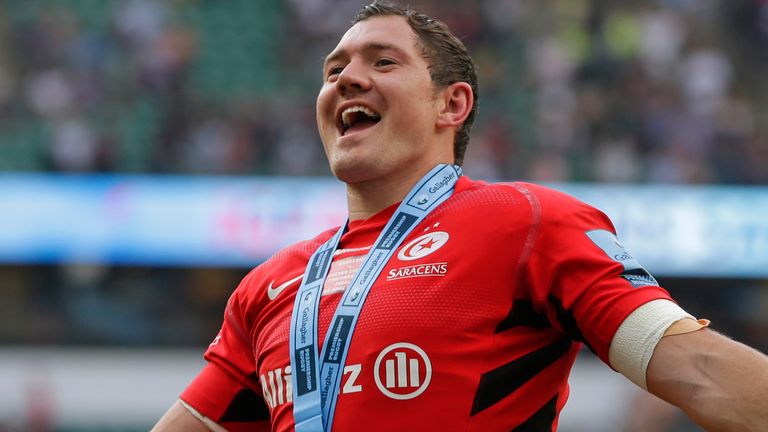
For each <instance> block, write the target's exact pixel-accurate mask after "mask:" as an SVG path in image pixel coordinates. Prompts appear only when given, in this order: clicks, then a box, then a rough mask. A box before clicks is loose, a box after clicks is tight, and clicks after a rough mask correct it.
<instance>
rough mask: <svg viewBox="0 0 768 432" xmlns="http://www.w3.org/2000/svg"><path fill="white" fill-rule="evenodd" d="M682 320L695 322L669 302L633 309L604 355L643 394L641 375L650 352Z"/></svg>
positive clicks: (649, 303)
mask: <svg viewBox="0 0 768 432" xmlns="http://www.w3.org/2000/svg"><path fill="white" fill-rule="evenodd" d="M683 318H691V319H695V318H693V317H692V316H691V315H689V314H688V313H687V312H686V311H684V310H683V309H682V308H680V306H678V305H677V304H675V303H674V302H672V301H669V300H662V299H659V300H652V301H650V302H648V303H646V304H644V305H642V306H640V307H639V308H637V309H635V310H634V311H633V312H632V313H631V314H629V316H628V317H627V318H626V319H625V320H624V322H622V323H621V325H620V326H619V329H618V330H617V331H616V334H615V335H613V340H612V341H611V348H610V350H609V351H608V360H609V362H610V364H611V367H613V368H614V369H616V370H617V371H619V372H620V373H621V374H622V375H624V376H625V377H627V378H629V379H630V381H632V382H633V383H635V384H637V385H638V386H640V387H642V388H644V389H646V390H647V389H648V387H647V385H646V380H645V372H646V369H647V368H648V363H649V362H650V361H651V356H652V355H653V350H654V349H656V344H658V343H659V341H660V340H661V337H662V336H664V332H665V331H666V330H667V328H669V326H670V325H672V324H673V323H675V322H676V321H679V320H681V319H683Z"/></svg>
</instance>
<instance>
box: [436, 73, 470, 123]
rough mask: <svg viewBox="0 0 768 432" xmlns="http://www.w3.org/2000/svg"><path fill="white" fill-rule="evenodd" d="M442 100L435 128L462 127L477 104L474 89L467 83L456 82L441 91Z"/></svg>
mask: <svg viewBox="0 0 768 432" xmlns="http://www.w3.org/2000/svg"><path fill="white" fill-rule="evenodd" d="M439 97H441V98H442V102H443V103H442V105H441V106H440V111H439V112H438V113H437V121H436V123H435V126H437V127H438V128H442V127H456V128H458V127H460V126H461V125H462V123H464V120H466V118H467V116H468V115H469V113H470V111H472V106H473V105H474V103H475V100H474V95H473V93H472V87H471V86H470V85H469V84H468V83H465V82H463V81H462V82H456V83H453V84H451V85H449V86H448V87H446V88H444V89H442V90H441V91H440V94H439Z"/></svg>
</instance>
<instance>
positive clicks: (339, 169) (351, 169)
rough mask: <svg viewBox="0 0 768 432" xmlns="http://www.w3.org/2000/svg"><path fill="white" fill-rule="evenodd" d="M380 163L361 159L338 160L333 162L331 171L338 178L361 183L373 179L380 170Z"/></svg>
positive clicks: (347, 181)
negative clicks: (361, 160)
mask: <svg viewBox="0 0 768 432" xmlns="http://www.w3.org/2000/svg"><path fill="white" fill-rule="evenodd" d="M379 168H380V166H379V164H378V163H375V162H374V163H365V162H360V161H351V160H345V161H337V162H335V163H332V164H331V172H332V173H333V175H334V176H336V178H337V179H339V180H341V181H343V182H344V183H347V184H354V183H361V182H365V181H368V180H372V179H373V178H375V177H376V174H377V173H378V171H379Z"/></svg>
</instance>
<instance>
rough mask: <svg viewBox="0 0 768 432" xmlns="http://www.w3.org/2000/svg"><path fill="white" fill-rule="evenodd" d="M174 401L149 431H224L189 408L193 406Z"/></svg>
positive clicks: (224, 430)
mask: <svg viewBox="0 0 768 432" xmlns="http://www.w3.org/2000/svg"><path fill="white" fill-rule="evenodd" d="M182 403H183V402H181V401H176V403H174V404H173V405H171V408H169V409H168V411H166V412H165V414H164V415H163V417H162V418H161V419H160V421H158V422H157V424H156V425H155V427H154V428H152V431H151V432H210V431H213V432H226V429H224V428H223V427H221V426H219V425H217V424H216V423H214V422H213V421H211V420H210V419H208V418H205V417H203V416H202V415H201V414H200V413H198V412H197V411H195V412H194V413H193V412H192V411H191V410H194V408H192V407H189V406H188V405H187V406H184V405H182Z"/></svg>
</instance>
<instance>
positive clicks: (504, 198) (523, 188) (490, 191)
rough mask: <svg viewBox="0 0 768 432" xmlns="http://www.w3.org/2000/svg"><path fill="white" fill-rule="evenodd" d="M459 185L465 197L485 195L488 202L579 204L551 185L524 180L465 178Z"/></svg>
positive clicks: (537, 204) (538, 204) (576, 200)
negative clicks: (491, 180)
mask: <svg viewBox="0 0 768 432" xmlns="http://www.w3.org/2000/svg"><path fill="white" fill-rule="evenodd" d="M461 186H462V188H461V190H460V192H462V194H464V195H465V196H466V197H468V198H469V197H473V196H476V197H479V196H485V197H486V199H487V200H488V201H490V202H499V203H505V202H514V203H519V202H520V201H521V200H522V201H524V202H527V203H528V204H531V205H534V206H540V205H542V203H545V204H546V203H553V202H554V203H557V204H560V205H567V204H569V203H570V204H574V205H579V204H580V203H581V201H579V200H578V199H576V198H574V197H573V196H571V195H568V194H566V193H564V192H561V191H559V190H557V189H554V188H552V187H549V186H544V185H541V184H536V183H530V182H525V181H496V182H487V181H483V180H473V179H469V178H467V179H466V181H465V182H464V184H463V185H461ZM462 194H459V195H462Z"/></svg>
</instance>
